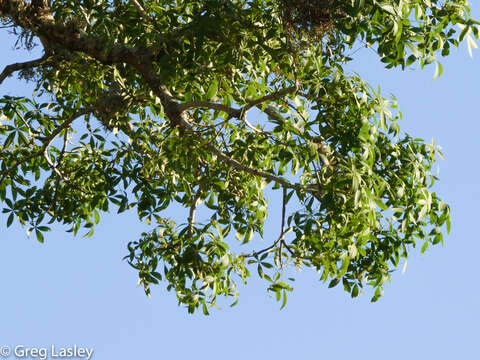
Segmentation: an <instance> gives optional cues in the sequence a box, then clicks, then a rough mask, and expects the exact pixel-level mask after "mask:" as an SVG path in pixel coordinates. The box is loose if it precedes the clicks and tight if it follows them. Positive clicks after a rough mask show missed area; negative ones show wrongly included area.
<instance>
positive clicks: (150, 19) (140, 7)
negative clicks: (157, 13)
mask: <svg viewBox="0 0 480 360" xmlns="http://www.w3.org/2000/svg"><path fill="white" fill-rule="evenodd" d="M130 1H131V3H132V4H133V6H135V7H136V8H137V10H138V12H139V13H140V15H142V17H143V18H144V19H145V20H147V21H148V22H150V23H152V24H153V23H155V19H153V18H152V17H151V16H150V15H148V14H147V12H146V11H145V9H144V8H143V6H142V5H141V4H140V3H139V2H138V1H137V0H130Z"/></svg>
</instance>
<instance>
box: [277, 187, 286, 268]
mask: <svg viewBox="0 0 480 360" xmlns="http://www.w3.org/2000/svg"><path fill="white" fill-rule="evenodd" d="M286 208H287V189H286V188H283V197H282V224H281V225H280V236H279V237H278V240H277V242H278V241H280V247H279V251H278V256H279V261H280V268H283V264H282V245H283V244H284V242H285V241H284V239H285V236H284V235H285V230H284V228H285V212H286Z"/></svg>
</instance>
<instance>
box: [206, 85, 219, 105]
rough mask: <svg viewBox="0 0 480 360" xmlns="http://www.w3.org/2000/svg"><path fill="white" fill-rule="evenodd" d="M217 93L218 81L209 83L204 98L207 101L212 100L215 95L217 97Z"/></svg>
mask: <svg viewBox="0 0 480 360" xmlns="http://www.w3.org/2000/svg"><path fill="white" fill-rule="evenodd" d="M217 91H218V81H217V80H213V81H212V82H211V83H210V86H209V87H208V90H207V93H206V94H205V98H206V99H207V100H210V99H212V98H213V97H214V96H215V95H217Z"/></svg>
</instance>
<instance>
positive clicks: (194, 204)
mask: <svg viewBox="0 0 480 360" xmlns="http://www.w3.org/2000/svg"><path fill="white" fill-rule="evenodd" d="M201 194H202V188H201V186H199V187H198V190H197V192H196V194H195V197H194V198H193V202H192V206H190V213H189V215H188V226H189V229H188V232H189V233H190V237H191V236H192V235H193V223H194V221H195V212H196V211H197V205H198V200H200V196H201Z"/></svg>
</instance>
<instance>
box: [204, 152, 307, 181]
mask: <svg viewBox="0 0 480 360" xmlns="http://www.w3.org/2000/svg"><path fill="white" fill-rule="evenodd" d="M205 146H206V147H207V149H209V150H210V151H211V152H213V153H214V154H215V155H217V157H218V158H219V159H220V160H222V161H225V162H226V163H227V164H228V165H230V166H232V167H234V168H236V169H237V170H241V171H244V172H246V173H249V174H251V175H255V176H259V177H262V178H264V179H267V180H269V181H273V182H276V183H278V184H280V185H282V186H283V187H286V188H290V189H297V190H299V189H302V186H301V185H300V184H293V183H291V182H289V181H288V180H285V179H283V178H281V177H278V176H275V175H273V174H270V173H267V172H265V171H262V170H258V169H255V168H251V167H248V166H246V165H244V164H242V163H241V162H239V161H238V160H235V159H232V158H231V157H229V156H228V155H226V154H224V153H223V152H222V151H220V150H218V149H217V148H216V147H215V146H213V145H211V144H205ZM305 190H307V189H305Z"/></svg>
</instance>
